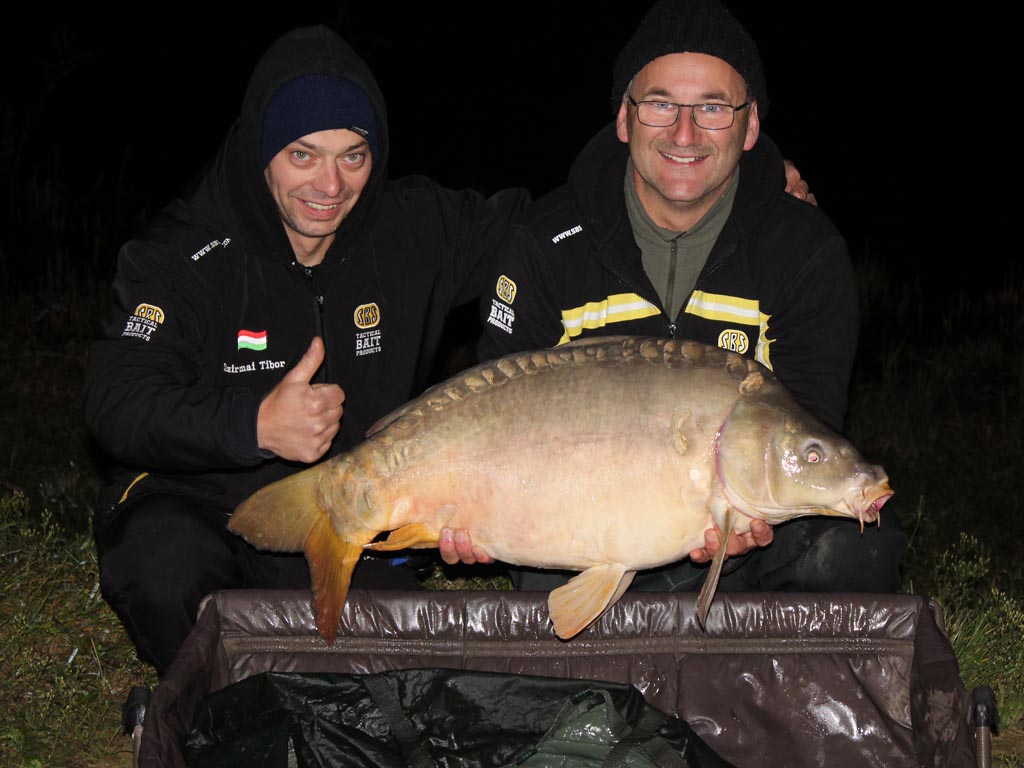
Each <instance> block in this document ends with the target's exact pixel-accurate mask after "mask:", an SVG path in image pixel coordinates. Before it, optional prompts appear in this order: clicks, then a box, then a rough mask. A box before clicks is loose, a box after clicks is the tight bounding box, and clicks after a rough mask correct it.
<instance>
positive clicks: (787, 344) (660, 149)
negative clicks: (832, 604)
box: [442, 0, 906, 592]
mask: <svg viewBox="0 0 1024 768" xmlns="http://www.w3.org/2000/svg"><path fill="white" fill-rule="evenodd" d="M613 79H614V88H613V106H614V108H615V110H616V117H615V121H614V123H612V124H611V125H609V126H607V127H606V128H605V129H604V130H602V131H601V132H600V133H598V134H597V136H595V137H594V138H593V139H592V140H591V141H590V143H589V144H588V145H587V146H586V147H585V148H584V149H583V151H582V152H581V153H580V155H579V156H578V157H577V159H576V161H575V162H574V164H573V166H572V168H571V170H570V175H569V180H568V183H567V184H566V185H565V186H564V187H562V188H561V189H559V190H556V191H555V192H553V193H551V194H550V195H548V196H547V197H546V198H542V199H541V200H539V201H537V202H536V203H535V204H534V207H533V209H532V212H531V213H530V214H529V215H528V216H527V218H526V220H525V221H524V222H522V223H521V224H519V225H518V226H516V227H514V228H513V231H512V234H511V235H510V237H509V238H508V240H507V241H506V247H505V248H504V250H503V252H502V254H501V256H500V258H499V259H498V263H497V264H496V266H495V267H494V271H493V274H492V281H491V285H492V286H493V288H492V290H491V292H490V294H489V295H485V297H484V299H483V301H482V304H481V319H482V321H483V323H484V329H485V331H484V337H483V339H482V340H481V343H480V356H481V359H489V358H493V357H497V356H499V355H503V354H508V353H511V352H515V351H519V350H526V349H534V348H541V347H548V346H553V345H556V344H565V343H568V342H570V341H573V340H574V339H578V338H581V337H586V336H601V335H616V334H631V335H649V336H664V337H672V338H685V339H696V340H699V341H704V342H708V343H711V344H717V345H718V346H720V347H724V348H727V349H731V350H734V351H736V352H739V353H742V354H744V355H745V356H747V357H751V358H753V359H756V360H758V361H760V362H761V363H763V364H765V365H766V366H768V367H769V368H771V369H772V370H773V371H774V372H775V373H776V374H777V375H778V377H779V378H780V380H781V381H782V382H783V384H784V385H785V386H786V387H787V388H788V389H789V390H790V391H791V392H792V393H793V395H794V396H795V397H796V398H797V400H799V401H800V402H801V403H802V404H803V405H804V406H805V407H806V408H808V409H809V410H810V411H811V412H813V413H814V414H816V415H817V416H818V417H819V418H821V419H822V420H823V421H824V422H826V423H828V424H829V425H831V426H832V427H834V428H836V429H837V430H838V429H841V428H842V426H843V420H844V417H845V414H846V408H847V389H848V386H849V382H850V374H851V371H852V367H853V360H854V353H855V350H856V346H857V334H858V324H859V307H858V294H857V287H856V282H855V276H854V272H853V268H852V265H851V262H850V259H849V255H848V252H847V247H846V243H845V241H844V239H843V238H842V236H841V235H840V234H839V233H838V232H837V231H836V229H835V227H834V226H833V225H832V224H831V222H830V221H829V220H828V219H827V218H826V216H825V215H824V214H823V213H822V212H821V211H820V210H818V209H817V208H816V207H815V206H813V205H810V204H808V203H807V202H803V201H801V200H798V199H796V198H795V197H793V196H791V195H787V194H785V193H784V173H785V172H784V165H783V159H782V157H781V155H780V153H779V151H778V149H777V148H776V147H775V145H774V144H773V143H772V142H771V141H770V140H769V139H768V138H767V137H766V136H765V135H763V134H762V133H761V130H760V126H761V120H762V119H763V118H764V115H765V113H766V111H767V107H768V97H767V91H766V87H765V80H764V74H763V71H762V66H761V61H760V57H759V55H758V52H757V48H756V46H755V44H754V42H753V40H752V39H751V38H750V36H749V35H748V33H747V32H746V30H745V29H744V28H743V27H742V26H741V25H740V24H739V22H738V21H737V20H736V19H735V18H734V17H733V16H732V15H731V14H730V12H729V11H728V10H727V9H726V8H725V7H724V6H722V5H721V4H720V3H718V2H717V1H716V0H689V1H687V0H661V1H660V2H658V3H656V4H655V5H654V6H653V7H652V9H651V10H650V11H649V12H648V14H647V15H646V16H645V18H644V19H643V20H642V21H641V23H640V25H639V27H638V28H637V30H636V31H635V32H634V34H633V36H632V38H631V39H630V40H629V41H628V42H627V43H626V45H625V47H624V48H623V50H622V51H621V52H620V54H619V56H618V58H617V59H616V61H615V64H614V68H613ZM755 523H759V521H755ZM773 539H774V541H773ZM905 543H906V539H905V537H904V535H903V533H902V532H901V531H900V530H899V526H898V524H897V523H896V521H895V520H886V525H885V526H882V527H881V528H875V527H872V528H870V529H868V530H865V531H864V533H863V535H862V534H861V531H860V528H859V526H858V525H857V524H856V523H855V522H854V523H852V524H848V523H847V521H838V520H834V519H829V518H823V517H814V518H802V519H799V520H796V521H793V522H790V523H787V524H785V525H780V526H778V527H777V528H775V529H774V530H773V529H771V528H769V527H768V526H767V525H761V524H758V527H754V526H753V525H752V528H751V532H750V533H749V534H746V535H745V536H743V537H739V538H731V539H730V540H729V542H728V547H727V552H728V553H729V554H731V555H741V554H742V555H744V556H743V557H734V558H733V559H731V560H730V561H727V563H726V568H725V571H726V573H724V574H723V577H722V582H721V586H720V587H719V588H720V589H726V590H730V589H731V590H733V591H750V590H801V591H803V590H807V591H868V592H885V591H895V590H897V589H898V588H899V584H900V577H899V560H900V557H901V555H902V552H903V549H904V547H905ZM768 544H771V546H767V545H768ZM707 545H708V546H707V548H706V550H701V551H695V552H694V553H693V554H692V555H691V559H690V561H687V562H684V563H683V564H681V565H677V566H670V567H666V568H664V569H660V570H657V571H653V572H649V573H647V574H640V575H638V576H637V578H636V579H635V580H634V582H633V588H634V589H641V590H649V591H663V590H690V589H694V590H695V589H699V588H700V583H701V581H702V579H703V576H704V572H705V570H706V569H705V568H703V567H701V566H700V565H699V563H704V562H707V561H708V559H709V557H710V556H712V555H713V553H714V552H715V551H716V550H717V548H718V546H719V543H718V538H717V536H716V535H715V534H714V533H711V532H709V534H708V540H707ZM442 551H443V550H442ZM459 551H460V552H461V553H462V555H463V559H467V556H468V555H467V552H468V549H467V548H466V547H463V548H462V549H460V550H459ZM477 554H481V553H477ZM482 554H484V557H486V553H482ZM695 563H697V565H695ZM551 576H552V575H551V574H550V573H543V572H540V573H534V572H530V571H526V570H522V571H515V572H514V577H515V579H516V581H517V585H518V586H519V587H520V588H523V589H538V590H547V589H550V588H552V586H554V583H555V582H553V581H552V578H551Z"/></svg>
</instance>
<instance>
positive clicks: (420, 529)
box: [366, 523, 438, 552]
mask: <svg viewBox="0 0 1024 768" xmlns="http://www.w3.org/2000/svg"><path fill="white" fill-rule="evenodd" d="M437 534H438V532H437V530H436V529H434V528H431V527H429V526H427V525H424V524H423V523H409V525H403V526H402V527H401V528H396V529H395V530H393V531H392V532H391V533H389V534H388V536H387V538H386V539H384V541H378V542H374V543H373V544H367V545H366V548H367V549H375V550H378V551H381V552H392V551H394V550H396V549H427V548H429V547H436V546H437Z"/></svg>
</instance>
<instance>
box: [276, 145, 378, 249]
mask: <svg viewBox="0 0 1024 768" xmlns="http://www.w3.org/2000/svg"><path fill="white" fill-rule="evenodd" d="M372 168H373V158H372V157H371V156H370V147H369V144H367V142H366V139H364V138H363V137H362V136H360V135H359V134H358V133H356V132H354V131H350V130H347V129H342V128H339V129H337V130H330V131H317V132H316V133H310V134H308V135H306V136H302V137H301V138H298V139H296V140H295V141H293V142H291V143H290V144H288V145H287V146H286V147H285V148H284V149H282V150H281V151H280V152H278V153H277V154H276V155H274V157H273V158H272V159H271V161H270V164H269V165H268V166H267V168H266V170H265V171H264V176H265V177H266V180H267V186H268V187H269V188H270V194H271V196H273V198H274V202H276V203H277V209H278V211H279V212H280V214H281V220H282V221H283V222H284V227H285V232H287V234H288V240H289V241H290V242H291V244H292V249H293V250H294V251H295V258H296V259H297V260H298V261H299V263H300V264H304V265H306V266H314V265H316V264H319V263H320V262H321V261H323V258H324V255H325V254H326V253H327V249H328V248H329V247H330V245H331V243H332V242H334V234H335V232H337V231H338V227H340V226H341V222H342V221H344V219H345V217H346V216H347V215H348V214H349V212H350V211H351V210H352V208H353V206H355V204H356V202H357V201H358V200H359V195H360V194H361V193H362V191H363V188H364V187H365V186H366V183H367V181H369V178H370V171H371V170H372Z"/></svg>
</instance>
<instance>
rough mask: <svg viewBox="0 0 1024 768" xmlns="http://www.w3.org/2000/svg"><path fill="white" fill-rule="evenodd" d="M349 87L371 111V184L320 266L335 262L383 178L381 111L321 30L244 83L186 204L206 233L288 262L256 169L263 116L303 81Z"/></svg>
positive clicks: (287, 39) (357, 68)
mask: <svg viewBox="0 0 1024 768" xmlns="http://www.w3.org/2000/svg"><path fill="white" fill-rule="evenodd" d="M312 74H321V75H328V76H331V77H334V78H337V79H341V80H349V81H351V82H353V83H355V84H356V85H357V86H359V87H360V88H361V89H362V90H363V92H364V93H366V95H367V96H368V97H369V99H370V101H371V103H372V104H373V109H374V117H375V120H376V128H377V138H376V146H377V152H376V154H375V155H374V156H373V170H372V171H371V174H370V179H369V181H368V182H367V184H366V186H365V187H364V189H363V191H362V193H361V194H360V196H359V200H358V202H357V203H356V205H355V206H354V207H353V209H352V211H351V212H350V213H349V215H348V216H346V217H345V220H344V221H343V222H342V224H341V227H340V228H339V229H338V232H337V235H336V236H335V239H334V242H333V243H332V244H331V247H330V249H329V250H328V252H327V256H326V257H325V259H324V261H325V263H327V264H330V263H333V262H336V261H337V260H338V254H340V253H344V252H345V250H346V249H347V248H348V247H349V246H350V245H351V244H352V243H353V242H354V241H355V240H356V239H357V238H359V236H360V233H361V232H363V231H365V229H366V227H367V223H368V222H369V221H370V220H372V218H373V215H374V212H375V209H376V207H377V203H378V201H379V198H380V194H381V189H382V188H383V186H384V182H385V180H386V178H387V172H386V169H387V161H388V128H387V110H386V108H385V104H384V97H383V94H381V91H380V87H379V86H378V85H377V81H376V80H375V79H374V77H373V75H372V73H371V72H370V69H369V67H368V66H367V65H366V63H365V62H364V61H363V60H362V59H361V58H360V57H359V56H358V55H357V54H356V53H355V51H353V50H352V48H351V47H350V46H349V45H348V43H346V42H345V41H344V40H343V39H342V38H341V37H340V36H339V35H337V34H336V33H335V32H333V31H331V30H330V29H328V28H327V27H324V26H312V27H302V28H300V29H295V30H293V31H291V32H289V33H287V34H285V35H284V36H282V37H281V38H279V39H278V40H277V41H276V42H275V43H273V44H272V45H271V46H270V48H268V49H267V51H266V53H264V54H263V56H262V57H261V58H260V60H259V62H258V63H257V65H256V67H255V69H254V70H253V74H252V77H251V78H250V80H249V84H248V87H247V88H246V91H245V96H244V98H243V101H242V108H241V113H240V114H239V116H238V118H237V120H236V121H235V122H234V124H233V125H232V127H231V129H230V130H229V131H228V135H227V137H226V138H225V140H224V142H223V143H222V145H221V147H220V150H219V151H218V153H217V156H216V158H215V159H214V162H213V164H212V165H211V167H210V170H209V171H208V173H207V174H206V176H205V177H204V178H203V180H202V181H201V182H200V184H199V187H198V188H197V191H196V193H195V195H194V197H193V198H192V203H193V205H194V206H195V208H196V209H197V210H198V212H199V213H200V215H202V216H203V218H205V219H206V220H207V221H208V223H209V224H211V225H212V226H214V227H216V228H218V229H221V230H224V231H225V234H226V235H227V236H230V237H231V238H237V239H238V240H240V241H241V244H242V245H244V246H245V247H246V248H247V249H249V250H251V251H253V252H254V253H256V254H257V255H259V256H262V257H264V258H272V259H286V260H291V259H292V258H293V255H292V249H291V244H290V243H289V241H288V236H287V234H286V232H285V229H284V226H283V224H282V221H281V217H280V214H279V212H278V210H277V205H276V203H275V202H274V199H273V197H272V196H271V194H270V190H269V189H268V187H267V182H266V179H265V177H264V175H263V170H264V169H263V168H262V167H260V159H259V158H260V138H261V131H262V126H263V115H264V112H265V111H266V109H267V106H268V105H269V104H270V101H271V99H272V98H273V96H274V94H275V93H277V91H278V89H279V88H280V87H281V86H282V85H284V84H285V83H287V82H289V81H291V80H293V79H295V78H296V77H300V76H302V75H312Z"/></svg>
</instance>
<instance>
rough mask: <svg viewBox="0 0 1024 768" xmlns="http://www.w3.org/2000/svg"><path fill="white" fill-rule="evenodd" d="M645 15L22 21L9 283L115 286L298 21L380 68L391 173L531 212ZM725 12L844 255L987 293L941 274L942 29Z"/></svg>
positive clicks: (960, 148) (924, 283) (9, 185)
mask: <svg viewBox="0 0 1024 768" xmlns="http://www.w3.org/2000/svg"><path fill="white" fill-rule="evenodd" d="M646 7H647V4H646V3H637V4H623V5H622V6H621V7H617V8H614V9H607V8H606V7H605V6H603V5H601V4H597V3H594V4H585V5H584V4H564V3H557V2H548V3H541V2H533V1H530V2H521V3H505V4H477V5H475V6H472V8H473V10H460V12H458V13H456V12H455V11H452V10H449V6H448V5H447V4H432V5H427V4H422V5H415V6H412V7H404V8H402V9H399V8H398V6H396V5H393V4H388V3H377V4H375V5H373V4H370V3H363V4H356V3H350V2H336V3H326V4H320V5H319V6H317V7H316V8H315V9H314V10H311V11H310V10H306V9H305V6H304V5H303V6H302V7H299V8H295V9H292V8H290V7H286V6H280V7H275V8H273V9H269V10H259V9H257V8H256V7H255V6H253V7H252V8H251V9H247V10H244V11H241V12H240V11H239V10H238V9H237V8H236V9H235V10H232V11H231V12H228V11H227V10H224V9H220V8H219V7H216V6H213V5H211V6H210V7H205V8H201V7H196V6H192V7H186V6H180V5H172V6H159V7H156V6H153V5H152V4H146V5H145V6H138V5H136V6H132V7H131V8H129V9H127V10H124V11H121V12H119V13H117V14H114V13H108V14H104V15H102V16H101V15H99V14H95V13H91V12H90V13H87V12H85V11H79V12H77V15H74V16H69V15H67V14H66V13H64V12H62V11H52V12H50V9H49V7H48V6H42V5H40V6H39V8H38V9H32V10H31V11H25V10H22V11H21V12H20V13H21V14H27V15H26V16H25V17H24V18H21V19H19V18H17V17H9V18H8V21H7V23H6V24H5V26H4V30H3V36H4V38H5V39H4V41H3V42H4V43H5V44H4V45H3V54H2V55H3V61H2V64H3V70H2V71H3V78H4V88H3V112H2V122H0V129H2V136H3V143H2V158H0V172H2V173H3V174H4V177H5V185H4V189H5V194H6V197H7V199H6V200H5V205H4V207H3V212H2V215H3V216H4V218H5V220H4V221H3V222H2V230H0V258H2V263H0V278H3V279H4V281H5V283H6V284H7V285H8V286H10V285H12V284H13V285H17V286H20V287H22V288H23V289H26V290H27V289H33V288H37V287H39V286H42V287H44V288H45V287H46V286H47V285H50V286H54V285H56V284H57V283H59V282H60V281H62V280H67V279H71V278H69V276H68V275H69V272H70V273H73V274H72V276H71V277H72V278H73V277H74V276H78V277H81V276H82V275H87V276H92V277H95V278H97V279H100V280H102V279H106V278H107V277H108V276H109V274H110V273H111V271H112V269H113V266H114V262H115V258H116V251H117V247H118V246H119V245H120V243H121V242H123V240H124V239H126V238H127V237H128V236H130V234H131V232H132V231H133V229H134V227H135V226H136V225H137V224H138V223H139V222H140V221H141V220H142V219H144V218H145V217H146V216H147V215H148V214H149V213H150V212H152V211H153V210H154V209H155V208H157V207H159V206H161V205H163V203H165V202H166V201H167V200H168V199H169V198H170V197H171V196H172V195H174V194H175V193H176V192H177V191H179V190H180V189H181V188H182V187H183V185H185V184H187V183H188V182H189V181H190V180H191V179H192V177H193V176H194V175H195V174H196V173H197V172H198V171H199V170H200V169H201V167H202V165H203V163H205V162H206V161H207V160H208V159H209V157H210V156H211V155H212V154H213V153H214V152H215V151H216V149H217V146H218V144H219V142H220V140H221V138H222V137H223V135H224V133H225V131H226V129H227V127H228V126H229V125H230V123H231V121H232V119H233V118H234V116H235V114H236V112H237V110H238V107H239V105H240V102H241V97H242V93H243V90H244V88H245V85H246V82H247V79H248V76H249V73H250V72H251V69H252V67H253V65H254V63H255V62H256V60H257V58H258V57H259V55H260V53H261V52H262V51H263V50H264V49H265V48H266V46H267V45H269V43H270V42H272V41H273V40H274V39H275V38H276V37H277V36H279V35H280V34H282V33H283V32H285V31H287V30H288V29H290V28H292V27H294V26H299V25H302V24H308V23H324V24H327V25H329V26H332V27H334V28H335V29H338V30H339V31H340V32H341V33H342V35H343V36H344V37H346V38H347V39H348V41H349V42H350V43H351V44H352V45H353V47H354V48H355V49H356V50H357V52H359V53H360V54H361V55H362V56H363V57H364V58H365V59H366V60H367V61H368V63H369V64H370V65H371V67H372V69H373V70H374V71H375V73H376V75H377V77H378V80H379V82H380V84H381V87H382V89H383V91H384V94H385V98H386V99H387V101H388V105H389V113H390V114H389V118H390V127H391V158H392V160H391V172H392V175H402V174H406V173H426V174H428V175H431V176H433V177H434V178H436V179H438V180H439V181H441V182H442V183H444V184H447V185H449V186H453V187H462V186H472V187H476V188H478V189H481V190H483V191H485V192H492V191H495V190H497V189H499V188H501V187H503V186H510V185H520V186H526V187H528V188H529V189H531V191H532V192H534V194H538V195H539V194H541V193H543V192H545V191H547V190H549V189H551V188H553V187H554V186H556V185H557V184H559V183H560V182H561V181H562V180H563V179H564V178H565V174H566V171H567V168H568V166H569V163H570V162H571V160H572V158H573V156H574V155H575V154H576V152H577V151H578V150H579V148H580V147H581V146H582V145H583V144H584V143H585V142H586V140H587V139H588V138H589V137H590V136H591V135H592V134H593V133H594V132H595V131H596V130H598V129H599V128H600V127H601V126H602V125H603V124H604V123H605V122H606V121H608V120H610V119H611V117H612V111H611V107H610V88H611V77H610V70H611V64H612V61H613V59H614V57H615V54H616V53H617V51H618V50H619V48H620V47H621V46H622V44H623V43H624V41H625V40H626V38H627V37H628V36H629V34H630V32H631V31H632V29H633V28H634V26H635V24H636V23H637V21H638V20H639V19H640V17H641V15H642V13H643V12H644V10H645V9H646ZM731 7H732V8H733V10H734V12H735V13H736V15H737V16H738V17H739V18H740V19H741V21H742V22H743V23H744V24H745V25H746V26H747V27H748V29H749V30H750V31H751V32H752V34H753V35H754V36H755V38H756V39H757V40H758V44H759V47H760V49H761V54H762V58H763V60H764V63H765V70H766V78H767V82H768V92H769V96H770V100H771V106H770V110H769V112H768V114H767V117H766V119H765V120H764V121H763V125H762V127H763V130H764V131H765V132H766V133H768V134H769V135H770V136H771V137H772V138H773V139H774V140H775V141H776V143H777V144H778V145H779V146H780V147H781V149H782V151H783V154H784V155H785V156H786V157H788V158H790V159H791V160H793V161H794V162H795V163H796V164H797V166H798V168H799V169H800V171H801V173H802V174H803V176H804V177H805V178H806V179H807V180H808V181H809V183H810V185H811V187H812V190H813V191H814V192H815V194H816V196H817V198H818V202H819V205H820V206H821V208H822V209H823V210H824V211H825V212H826V213H828V214H829V216H830V217H831V218H832V219H833V220H834V221H835V222H836V224H837V225H838V226H839V228H840V229H841V231H842V232H843V233H844V234H845V235H846V237H847V238H848V240H849V242H850V246H851V251H852V253H853V256H854V259H855V260H856V261H858V262H859V261H862V260H864V259H866V258H870V259H872V260H873V261H877V262H879V263H883V264H885V266H886V269H887V270H888V271H889V272H890V274H891V276H892V277H893V279H895V280H896V281H897V282H899V281H910V282H912V283H913V284H914V285H916V286H917V290H918V292H919V295H923V296H932V297H941V296H946V295H948V294H949V293H950V292H954V293H955V292H962V291H982V290H986V289H987V288H988V287H989V286H991V284H992V281H993V279H994V278H995V277H996V276H997V275H999V274H1001V273H1002V271H1003V270H1005V269H1007V266H1006V264H1005V263H1003V262H1002V261H1000V262H999V263H997V264H994V263H993V262H991V261H988V262H983V261H979V260H977V259H974V260H973V261H972V262H971V263H970V268H969V269H959V268H955V269H950V268H948V267H942V266H940V265H941V264H942V263H943V262H944V261H945V259H947V258H953V259H955V260H956V261H957V262H958V263H959V262H962V261H963V260H964V258H965V254H964V253H963V252H962V251H963V249H964V248H966V247H968V246H966V244H965V243H964V242H961V241H960V238H961V235H960V234H959V232H960V231H961V229H962V224H961V223H957V225H956V226H954V225H953V223H954V221H955V219H954V217H953V209H952V208H950V207H949V206H947V205H945V204H944V203H943V200H944V198H945V194H944V190H945V189H946V187H950V188H954V187H960V186H962V185H961V183H960V182H953V180H952V179H953V174H954V173H955V171H954V169H955V168H962V167H963V166H964V165H966V164H967V163H966V162H964V161H967V160H968V159H969V158H970V157H972V156H976V153H974V152H973V151H971V150H968V149H967V147H968V145H970V146H971V147H972V148H973V142H966V143H965V142H963V141H962V139H963V138H965V136H964V135H963V134H961V135H960V136H958V137H956V140H953V141H950V142H948V143H947V146H946V148H945V149H943V150H942V151H941V152H936V151H934V150H933V149H931V148H930V146H929V144H931V143H933V138H934V136H935V131H934V129H933V126H935V125H948V124H949V122H950V121H949V120H948V119H947V118H948V117H949V113H950V109H949V107H948V105H947V104H946V103H944V102H943V103H938V104H936V103H934V102H933V101H931V97H929V96H928V93H927V92H928V91H929V90H933V89H934V88H935V86H936V83H937V82H940V81H941V78H942V77H943V74H942V73H943V67H945V66H946V64H945V63H944V61H945V59H943V58H942V57H936V56H934V55H933V54H932V51H933V50H935V49H937V48H938V47H939V46H938V45H937V43H936V37H937V36H939V37H941V35H940V33H937V32H936V31H935V25H934V20H932V23H930V25H929V26H928V29H929V30H930V31H929V32H927V33H925V32H924V31H922V29H923V27H922V26H921V25H920V24H919V20H917V19H914V20H902V19H898V18H895V17H893V16H892V15H891V13H890V8H891V7H892V6H891V4H883V3H871V2H867V3H858V4H853V3H844V4H827V3H820V4H816V5H814V6H812V7H805V6H803V5H802V4H776V3H767V2H750V1H747V2H741V1H740V0H736V1H735V2H733V3H732V4H731ZM48 13H50V15H48V16H47V15H46V14H48ZM943 50H944V51H945V49H943ZM949 138H953V136H952V134H950V135H949ZM985 183H986V182H982V184H981V186H984V185H985ZM958 191H959V190H958ZM975 242H976V241H975ZM971 247H972V249H973V250H975V251H976V250H977V249H976V247H973V246H971ZM991 250H992V249H988V251H991ZM972 257H973V256H972ZM935 300H936V301H938V300H939V298H936V299H935Z"/></svg>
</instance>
